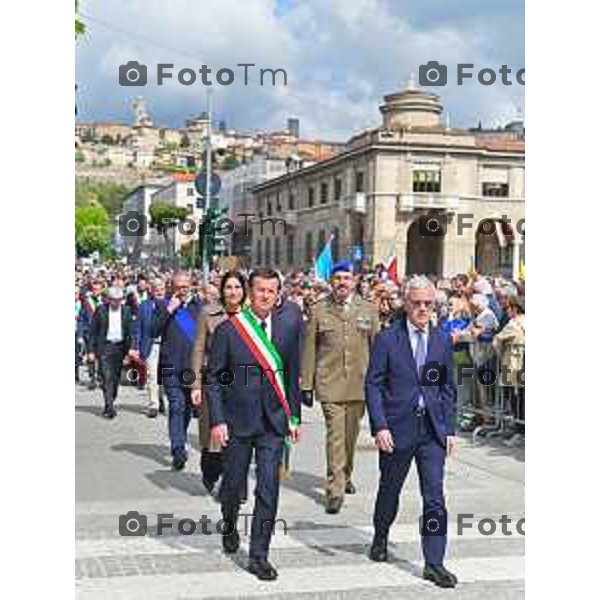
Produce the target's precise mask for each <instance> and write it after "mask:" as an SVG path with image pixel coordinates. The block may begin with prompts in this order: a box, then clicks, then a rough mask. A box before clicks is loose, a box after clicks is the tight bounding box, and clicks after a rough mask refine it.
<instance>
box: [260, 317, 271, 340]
mask: <svg viewBox="0 0 600 600" xmlns="http://www.w3.org/2000/svg"><path fill="white" fill-rule="evenodd" d="M260 326H261V327H262V330H263V331H264V332H265V335H266V336H267V338H268V337H269V335H268V334H267V322H266V321H264V320H263V321H261V322H260Z"/></svg>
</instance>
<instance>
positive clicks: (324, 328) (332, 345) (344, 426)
mask: <svg viewBox="0 0 600 600" xmlns="http://www.w3.org/2000/svg"><path fill="white" fill-rule="evenodd" d="M331 285H332V288H333V293H332V294H331V295H329V296H326V297H325V298H323V299H322V300H320V301H318V302H316V304H315V305H314V306H313V309H312V311H311V316H310V318H309V320H308V323H307V328H306V337H305V342H304V352H303V358H302V376H301V385H302V390H303V397H304V403H305V404H308V405H310V404H311V402H312V396H313V393H314V394H315V395H316V398H317V400H318V401H319V402H321V407H322V408H323V415H324V417H325V426H326V446H327V452H326V454H327V488H326V490H327V502H326V508H325V510H326V512H327V513H329V514H336V513H338V512H339V511H340V509H341V507H342V504H343V501H344V494H354V493H355V492H356V489H355V487H354V484H353V482H352V470H353V466H354V452H355V449H356V442H357V439H358V433H359V430H360V420H361V419H362V417H363V415H364V412H365V396H364V378H365V373H366V370H367V364H368V362H369V351H370V349H371V345H372V342H373V340H374V338H375V334H376V333H377V332H378V331H379V316H378V314H377V308H376V307H375V306H374V305H373V304H371V303H370V302H367V301H365V300H364V299H363V298H361V297H360V296H359V295H358V294H357V293H356V277H355V275H354V272H353V266H352V263H350V262H348V261H344V262H341V263H338V264H336V265H335V266H334V267H333V269H332V273H331Z"/></svg>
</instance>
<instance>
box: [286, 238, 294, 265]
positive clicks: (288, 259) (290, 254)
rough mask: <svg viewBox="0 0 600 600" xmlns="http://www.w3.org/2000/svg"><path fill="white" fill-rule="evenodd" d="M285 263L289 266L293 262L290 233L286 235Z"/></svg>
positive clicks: (292, 242) (292, 241) (292, 246)
mask: <svg viewBox="0 0 600 600" xmlns="http://www.w3.org/2000/svg"><path fill="white" fill-rule="evenodd" d="M286 258H287V264H288V266H291V265H293V264H294V235H293V234H290V235H288V236H287V257H286Z"/></svg>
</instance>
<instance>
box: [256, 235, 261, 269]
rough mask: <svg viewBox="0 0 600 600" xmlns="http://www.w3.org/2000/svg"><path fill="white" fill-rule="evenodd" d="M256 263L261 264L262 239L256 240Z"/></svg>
mask: <svg viewBox="0 0 600 600" xmlns="http://www.w3.org/2000/svg"><path fill="white" fill-rule="evenodd" d="M256 264H257V265H260V264H262V240H256Z"/></svg>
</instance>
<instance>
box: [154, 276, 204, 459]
mask: <svg viewBox="0 0 600 600" xmlns="http://www.w3.org/2000/svg"><path fill="white" fill-rule="evenodd" d="M201 311H202V303H201V302H200V301H199V300H198V299H197V297H196V296H194V295H193V294H192V293H191V278H190V276H189V274H187V273H185V272H180V273H176V274H175V275H173V279H172V280H171V295H170V296H167V297H166V298H165V299H164V300H161V301H157V303H156V309H155V311H154V314H153V316H152V328H151V337H152V338H160V352H159V357H158V385H162V386H163V388H164V391H165V394H166V396H167V400H168V402H169V438H170V440H171V456H172V459H173V469H175V470H176V471H180V470H181V469H183V468H184V467H185V463H186V462H187V450H186V443H187V430H188V425H189V423H190V419H191V417H192V401H191V389H192V388H191V385H192V384H193V382H194V377H199V376H200V374H195V375H194V373H193V371H192V369H191V366H192V350H193V347H194V341H195V339H196V327H197V323H198V320H199V318H200V313H201Z"/></svg>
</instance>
